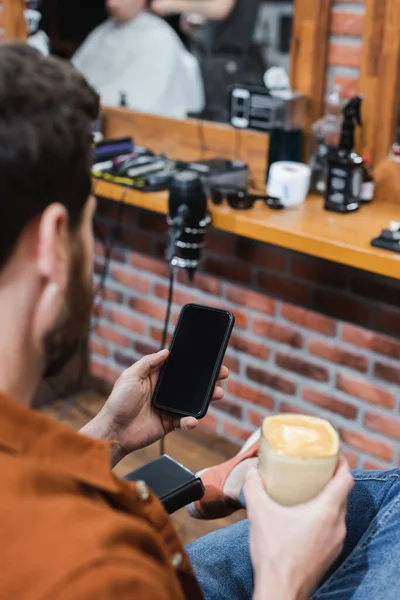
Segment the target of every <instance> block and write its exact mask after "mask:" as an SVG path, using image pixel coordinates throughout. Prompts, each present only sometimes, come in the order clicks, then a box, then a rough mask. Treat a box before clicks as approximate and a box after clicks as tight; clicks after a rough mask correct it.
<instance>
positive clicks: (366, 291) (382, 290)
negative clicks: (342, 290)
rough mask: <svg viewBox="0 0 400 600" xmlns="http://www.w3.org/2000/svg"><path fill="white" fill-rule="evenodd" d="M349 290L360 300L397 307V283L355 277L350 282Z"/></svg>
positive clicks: (398, 292) (398, 297)
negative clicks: (364, 299)
mask: <svg viewBox="0 0 400 600" xmlns="http://www.w3.org/2000/svg"><path fill="white" fill-rule="evenodd" d="M351 290H352V292H354V293H355V294H358V295H359V296H361V297H362V298H369V299H370V300H373V301H374V302H382V303H383V304H392V305H393V306H395V307H398V306H399V299H400V286H399V283H398V282H397V281H393V282H388V281H386V280H384V281H374V280H372V279H371V278H370V277H369V278H366V277H356V278H354V279H353V280H352V282H351Z"/></svg>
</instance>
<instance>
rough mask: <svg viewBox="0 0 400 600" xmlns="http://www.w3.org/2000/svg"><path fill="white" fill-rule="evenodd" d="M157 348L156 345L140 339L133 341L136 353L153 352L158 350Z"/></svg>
mask: <svg viewBox="0 0 400 600" xmlns="http://www.w3.org/2000/svg"><path fill="white" fill-rule="evenodd" d="M159 349H160V348H159V347H158V346H155V345H154V344H148V343H145V342H141V341H138V342H135V350H136V352H137V353H138V354H141V355H142V356H148V355H149V354H155V353H156V352H158V351H159Z"/></svg>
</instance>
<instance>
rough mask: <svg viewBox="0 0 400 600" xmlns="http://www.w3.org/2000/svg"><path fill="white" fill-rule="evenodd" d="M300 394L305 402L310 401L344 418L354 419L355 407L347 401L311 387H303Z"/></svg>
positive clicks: (356, 412) (356, 411) (355, 415)
mask: <svg viewBox="0 0 400 600" xmlns="http://www.w3.org/2000/svg"><path fill="white" fill-rule="evenodd" d="M302 395H303V400H305V401H306V402H311V404H314V405H315V406H319V407H320V408H324V409H325V410H329V411H331V412H333V413H336V414H338V415H342V417H345V418H346V419H355V418H356V417H357V414H358V410H357V408H356V407H355V406H353V405H352V404H349V403H348V402H343V400H338V398H334V397H333V396H328V395H327V394H323V393H322V392H320V391H318V390H315V389H311V388H305V389H303V394H302Z"/></svg>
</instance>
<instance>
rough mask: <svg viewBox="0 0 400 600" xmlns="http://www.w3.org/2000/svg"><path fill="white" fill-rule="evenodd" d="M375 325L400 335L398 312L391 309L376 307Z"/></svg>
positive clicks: (399, 316) (399, 315) (392, 333)
mask: <svg viewBox="0 0 400 600" xmlns="http://www.w3.org/2000/svg"><path fill="white" fill-rule="evenodd" d="M376 324H377V327H378V328H379V329H380V330H382V331H386V332H387V333H390V334H391V335H398V336H400V313H399V312H394V311H391V310H381V309H378V310H377V312H376Z"/></svg>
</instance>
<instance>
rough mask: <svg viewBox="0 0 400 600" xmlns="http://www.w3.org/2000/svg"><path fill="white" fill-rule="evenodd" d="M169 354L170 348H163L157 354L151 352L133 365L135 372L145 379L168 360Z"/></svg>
mask: <svg viewBox="0 0 400 600" xmlns="http://www.w3.org/2000/svg"><path fill="white" fill-rule="evenodd" d="M168 356H169V352H168V350H161V351H160V352H157V354H150V355H149V356H145V357H144V358H142V359H140V360H138V362H137V363H136V364H135V365H134V366H133V367H132V368H133V369H134V371H135V374H136V375H137V376H138V377H140V378H141V379H145V378H146V377H148V376H149V375H151V373H153V371H156V370H157V369H159V368H160V367H161V366H162V365H163V364H164V363H165V361H166V360H167V358H168Z"/></svg>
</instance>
